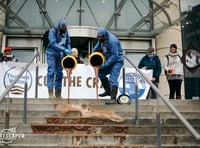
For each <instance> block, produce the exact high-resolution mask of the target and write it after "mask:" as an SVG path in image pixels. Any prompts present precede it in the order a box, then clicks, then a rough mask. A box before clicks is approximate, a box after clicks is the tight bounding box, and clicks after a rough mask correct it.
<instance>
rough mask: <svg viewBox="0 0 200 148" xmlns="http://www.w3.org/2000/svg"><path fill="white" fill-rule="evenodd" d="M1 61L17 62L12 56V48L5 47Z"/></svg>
mask: <svg viewBox="0 0 200 148" xmlns="http://www.w3.org/2000/svg"><path fill="white" fill-rule="evenodd" d="M3 61H4V62H17V61H18V60H17V58H16V57H15V56H14V55H13V54H12V47H9V46H7V47H5V49H4V51H3Z"/></svg>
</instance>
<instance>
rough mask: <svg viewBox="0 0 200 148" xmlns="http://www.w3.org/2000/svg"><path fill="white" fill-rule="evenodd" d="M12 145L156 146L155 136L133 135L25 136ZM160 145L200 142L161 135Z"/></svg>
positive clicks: (184, 136) (182, 137) (181, 137)
mask: <svg viewBox="0 0 200 148" xmlns="http://www.w3.org/2000/svg"><path fill="white" fill-rule="evenodd" d="M12 144H18V145H19V144H30V145H34V144H37V145H45V144H48V145H55V144H56V145H59V146H68V147H69V146H79V145H80V146H81V145H93V146H95V145H113V146H114V145H121V146H126V145H139V144H140V145H142V144H146V145H156V144H157V136H156V135H155V134H152V135H135V134H123V133H120V134H112V135H96V134H66V135H64V134H25V136H24V138H18V139H17V140H16V141H13V143H12ZM162 144H163V145H165V144H168V145H169V144H171V145H174V144H176V145H179V144H180V145H182V146H183V145H188V144H191V145H200V141H198V140H195V139H194V138H193V137H192V136H191V135H175V134H167V135H162Z"/></svg>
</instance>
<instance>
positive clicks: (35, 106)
mask: <svg viewBox="0 0 200 148" xmlns="http://www.w3.org/2000/svg"><path fill="white" fill-rule="evenodd" d="M175 107H176V109H177V110H178V111H180V112H182V111H195V112H200V110H199V108H200V105H198V104H195V105H188V106H187V107H186V106H185V105H177V106H175ZM0 108H1V110H3V109H5V108H6V105H5V104H0ZM135 108H136V107H135V105H133V104H131V105H104V104H101V105H95V104H91V109H94V110H97V109H98V110H102V109H104V110H105V109H110V110H114V111H118V110H135ZM9 109H11V110H16V109H18V110H23V109H24V105H23V104H20V103H18V104H16V103H15V104H11V105H10V107H9ZM27 109H28V110H41V111H42V110H55V107H54V104H53V103H49V104H28V105H27ZM138 109H139V110H142V111H147V112H149V111H157V110H159V111H160V112H162V111H170V109H169V108H168V107H167V106H165V105H164V104H163V105H160V106H156V105H152V104H149V105H148V104H139V107H138Z"/></svg>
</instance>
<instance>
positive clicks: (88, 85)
mask: <svg viewBox="0 0 200 148" xmlns="http://www.w3.org/2000/svg"><path fill="white" fill-rule="evenodd" d="M25 65H26V63H20V62H7V63H0V71H1V73H0V81H1V82H0V93H1V94H2V93H3V92H4V91H5V89H6V88H8V86H9V85H10V84H11V83H12V81H13V80H14V79H15V78H16V77H17V75H18V74H19V73H20V71H21V70H22V69H23V67H25ZM37 65H38V67H39V72H38V73H39V74H38V77H37V78H36V72H35V71H36V66H37ZM143 72H144V73H145V74H146V75H147V76H148V77H149V78H151V77H152V70H146V71H144V70H143ZM46 74H47V65H46V64H31V65H30V67H29V68H28V70H27V71H26V72H25V73H24V74H23V76H22V77H21V78H20V79H19V80H18V81H17V83H16V84H15V85H14V87H13V88H12V89H11V90H10V92H9V97H11V98H23V97H24V87H25V83H26V82H27V88H28V92H27V95H28V98H35V90H36V89H35V87H36V79H38V86H37V87H38V98H48V89H47V80H46ZM63 74H64V76H63V84H62V86H63V87H62V98H63V99H66V98H67V97H68V79H67V73H66V71H65V70H63ZM136 83H137V84H138V97H139V99H146V96H147V94H148V91H149V85H148V84H147V83H146V81H145V80H144V79H143V77H142V76H141V75H140V74H139V73H136V71H135V69H134V68H125V88H124V89H123V75H122V71H121V74H120V76H119V89H118V95H120V94H124V92H125V93H126V94H128V95H129V96H130V98H131V99H135V84H136ZM69 89H70V98H71V99H96V97H97V93H96V87H95V74H94V68H93V67H91V66H90V65H85V64H77V66H76V68H75V69H74V70H73V71H72V73H71V87H70V88H69ZM102 92H104V90H103V88H102V87H101V83H100V81H99V84H98V93H102ZM99 98H100V99H108V98H109V97H102V98H101V97H99Z"/></svg>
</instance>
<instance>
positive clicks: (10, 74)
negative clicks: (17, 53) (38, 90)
mask: <svg viewBox="0 0 200 148" xmlns="http://www.w3.org/2000/svg"><path fill="white" fill-rule="evenodd" d="M20 71H21V69H19V68H16V67H11V68H10V69H8V70H7V71H6V72H5V75H4V79H3V83H4V87H5V88H6V89H7V88H8V86H9V85H10V84H11V83H12V82H13V81H14V80H15V79H16V77H17V76H18V74H19V73H20ZM25 82H27V84H28V86H27V89H28V90H29V89H30V88H31V85H32V76H31V73H30V72H29V71H28V70H27V71H25V72H24V74H23V75H22V76H21V77H20V78H19V80H18V81H17V82H16V83H15V85H14V86H13V87H12V88H11V90H10V92H11V93H12V94H15V95H18V94H22V93H23V92H24V86H25V85H24V84H25Z"/></svg>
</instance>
